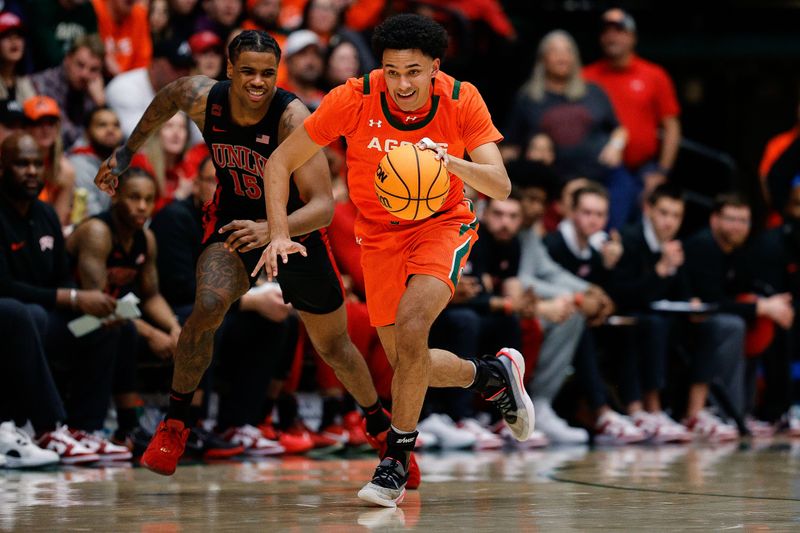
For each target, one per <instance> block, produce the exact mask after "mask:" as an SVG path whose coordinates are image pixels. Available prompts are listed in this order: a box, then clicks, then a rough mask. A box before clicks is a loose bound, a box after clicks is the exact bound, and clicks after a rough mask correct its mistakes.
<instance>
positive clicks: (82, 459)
mask: <svg viewBox="0 0 800 533" xmlns="http://www.w3.org/2000/svg"><path fill="white" fill-rule="evenodd" d="M36 444H37V445H38V446H39V447H40V448H43V449H45V450H53V451H54V452H56V453H57V454H58V456H59V457H60V458H61V462H62V463H64V464H65V465H75V464H85V463H93V462H95V461H99V460H100V456H99V455H97V454H96V453H94V452H93V451H92V450H90V449H89V448H87V447H86V446H84V445H83V444H81V443H80V442H78V441H77V440H76V439H75V437H73V436H72V432H71V430H70V429H69V428H68V427H67V426H66V425H61V426H58V427H56V429H55V430H53V431H48V432H47V433H45V434H43V435H42V436H41V437H39V438H38V439H37V440H36Z"/></svg>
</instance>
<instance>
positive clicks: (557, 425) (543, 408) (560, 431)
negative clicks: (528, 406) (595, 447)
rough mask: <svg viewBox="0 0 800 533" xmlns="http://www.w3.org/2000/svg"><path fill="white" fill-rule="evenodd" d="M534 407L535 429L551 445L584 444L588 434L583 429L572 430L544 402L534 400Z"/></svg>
mask: <svg viewBox="0 0 800 533" xmlns="http://www.w3.org/2000/svg"><path fill="white" fill-rule="evenodd" d="M534 406H535V407H536V422H537V424H536V429H538V430H539V431H541V432H542V433H544V434H545V435H546V436H547V438H548V439H550V442H552V443H553V444H586V443H587V442H589V432H588V431H586V430H585V429H583V428H574V427H571V426H570V425H569V424H567V421H566V420H564V419H563V418H561V417H559V416H558V415H557V414H556V412H555V411H554V410H553V407H552V406H551V405H550V402H548V401H545V400H534Z"/></svg>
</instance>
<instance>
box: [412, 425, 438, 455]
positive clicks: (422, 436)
mask: <svg viewBox="0 0 800 533" xmlns="http://www.w3.org/2000/svg"><path fill="white" fill-rule="evenodd" d="M438 445H439V439H438V438H437V437H436V435H434V434H433V433H428V432H427V431H422V430H420V429H419V428H417V442H415V443H414V449H415V450H430V449H431V448H436V447H437V446H438Z"/></svg>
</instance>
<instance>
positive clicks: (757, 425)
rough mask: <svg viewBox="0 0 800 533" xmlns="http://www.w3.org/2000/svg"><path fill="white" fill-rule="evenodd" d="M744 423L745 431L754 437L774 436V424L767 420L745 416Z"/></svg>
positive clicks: (765, 437)
mask: <svg viewBox="0 0 800 533" xmlns="http://www.w3.org/2000/svg"><path fill="white" fill-rule="evenodd" d="M744 423H745V425H746V426H747V431H749V432H750V435H751V436H753V437H755V438H763V439H767V438H770V437H774V436H775V426H774V425H772V424H770V423H769V422H764V421H763V420H758V419H757V418H753V417H752V416H748V417H745V419H744Z"/></svg>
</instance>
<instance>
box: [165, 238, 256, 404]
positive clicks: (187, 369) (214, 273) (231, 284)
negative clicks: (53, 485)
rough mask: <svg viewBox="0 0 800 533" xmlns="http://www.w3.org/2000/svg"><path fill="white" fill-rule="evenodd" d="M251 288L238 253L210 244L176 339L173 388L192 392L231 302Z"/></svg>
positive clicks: (205, 365)
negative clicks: (191, 301)
mask: <svg viewBox="0 0 800 533" xmlns="http://www.w3.org/2000/svg"><path fill="white" fill-rule="evenodd" d="M249 288H250V283H249V281H248V277H247V273H246V272H245V268H244V264H243V263H242V261H241V259H239V257H238V255H237V254H232V253H230V252H228V251H226V250H225V248H224V247H223V245H222V244H221V243H217V244H212V245H211V246H209V247H208V248H206V250H205V251H204V252H203V254H202V255H201V256H200V258H199V259H198V261H197V294H196V295H195V301H194V308H193V309H192V314H191V315H189V318H188V319H187V320H186V324H185V325H184V327H183V330H181V337H180V339H179V340H178V351H177V353H176V354H175V370H174V374H173V376H172V389H173V390H175V391H177V392H184V393H185V392H191V391H193V390H195V389H196V388H197V386H198V385H199V384H200V379H201V378H202V377H203V373H204V372H205V371H206V369H207V368H208V365H209V364H210V363H211V356H212V351H213V348H214V334H215V333H216V331H217V328H219V326H220V324H222V319H223V318H225V313H227V312H228V308H230V306H231V304H232V303H233V302H235V301H236V300H238V299H239V297H241V296H242V295H243V294H244V293H245V292H247V290H248V289H249Z"/></svg>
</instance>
